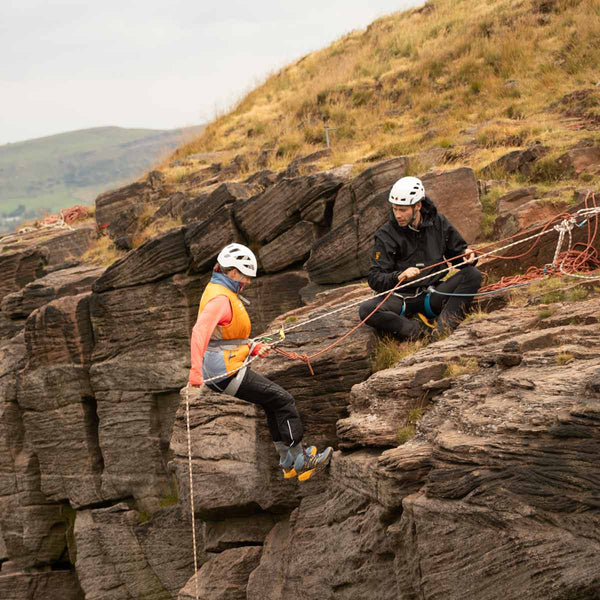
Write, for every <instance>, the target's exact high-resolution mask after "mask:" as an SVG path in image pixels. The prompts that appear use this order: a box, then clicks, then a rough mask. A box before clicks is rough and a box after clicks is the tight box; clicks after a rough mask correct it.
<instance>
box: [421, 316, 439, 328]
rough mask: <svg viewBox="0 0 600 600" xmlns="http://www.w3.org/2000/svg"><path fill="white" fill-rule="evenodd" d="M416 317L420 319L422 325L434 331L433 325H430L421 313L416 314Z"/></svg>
mask: <svg viewBox="0 0 600 600" xmlns="http://www.w3.org/2000/svg"><path fill="white" fill-rule="evenodd" d="M417 317H419V319H421V321H423V323H425V325H427V327H430V328H431V329H435V325H434V324H433V323H431V322H430V321H429V319H428V318H427V317H426V316H425V315H422V314H421V313H417Z"/></svg>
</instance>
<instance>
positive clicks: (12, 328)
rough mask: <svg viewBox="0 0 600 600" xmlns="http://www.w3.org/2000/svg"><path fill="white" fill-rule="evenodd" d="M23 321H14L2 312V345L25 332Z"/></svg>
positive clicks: (0, 320)
mask: <svg viewBox="0 0 600 600" xmlns="http://www.w3.org/2000/svg"><path fill="white" fill-rule="evenodd" d="M24 324H25V322H24V321H23V319H19V320H16V321H15V320H13V319H10V318H9V317H8V316H6V314H4V313H3V312H1V311H0V343H2V342H3V341H7V340H10V339H12V338H13V337H15V336H16V335H17V334H18V333H20V332H21V331H22V330H23V325H24Z"/></svg>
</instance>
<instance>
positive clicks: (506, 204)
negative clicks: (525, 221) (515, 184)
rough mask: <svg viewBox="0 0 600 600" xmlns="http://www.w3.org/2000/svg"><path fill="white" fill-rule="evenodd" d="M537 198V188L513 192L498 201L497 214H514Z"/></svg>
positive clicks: (532, 187)
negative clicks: (513, 212)
mask: <svg viewBox="0 0 600 600" xmlns="http://www.w3.org/2000/svg"><path fill="white" fill-rule="evenodd" d="M537 197H538V196H537V188H536V187H535V186H533V185H532V186H529V187H526V188H519V189H518V190H511V191H510V192H507V193H506V194H503V195H502V196H500V197H499V198H498V200H497V201H496V212H497V213H498V214H499V215H503V214H505V213H507V212H512V211H514V210H515V209H518V208H519V207H521V206H523V205H524V204H527V203H528V202H531V200H533V199H534V198H537Z"/></svg>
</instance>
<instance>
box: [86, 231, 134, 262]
mask: <svg viewBox="0 0 600 600" xmlns="http://www.w3.org/2000/svg"><path fill="white" fill-rule="evenodd" d="M124 255H125V253H124V252H121V251H120V250H117V248H116V247H115V245H114V244H113V242H112V241H111V240H110V238H109V237H107V236H102V237H99V238H98V239H97V240H96V242H95V243H94V244H92V245H91V246H90V248H89V249H88V250H87V252H85V253H84V254H83V256H82V257H81V259H82V260H83V261H84V262H86V263H92V264H95V265H99V266H101V267H108V266H109V265H111V264H112V263H113V262H115V261H116V260H118V259H119V258H121V257H122V256H124Z"/></svg>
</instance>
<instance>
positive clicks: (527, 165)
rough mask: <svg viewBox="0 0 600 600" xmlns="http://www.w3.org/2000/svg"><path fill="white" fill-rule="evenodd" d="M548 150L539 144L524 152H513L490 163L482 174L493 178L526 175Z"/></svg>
mask: <svg viewBox="0 0 600 600" xmlns="http://www.w3.org/2000/svg"><path fill="white" fill-rule="evenodd" d="M548 150H549V148H548V147H546V146H542V145H541V144H535V145H534V146H531V147H530V148H527V149H525V150H513V151H512V152H509V153H508V154H505V155H504V156H501V157H500V158H499V159H498V160H496V161H494V162H492V163H490V164H489V165H487V166H486V167H484V169H482V173H483V174H484V175H489V176H490V177H493V176H494V175H496V174H497V173H498V172H500V173H521V174H523V175H527V174H529V173H530V172H531V168H532V165H533V164H534V163H535V162H536V161H537V160H539V159H540V158H542V157H544V156H545V155H546V154H547V153H548Z"/></svg>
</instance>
